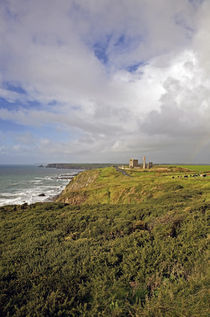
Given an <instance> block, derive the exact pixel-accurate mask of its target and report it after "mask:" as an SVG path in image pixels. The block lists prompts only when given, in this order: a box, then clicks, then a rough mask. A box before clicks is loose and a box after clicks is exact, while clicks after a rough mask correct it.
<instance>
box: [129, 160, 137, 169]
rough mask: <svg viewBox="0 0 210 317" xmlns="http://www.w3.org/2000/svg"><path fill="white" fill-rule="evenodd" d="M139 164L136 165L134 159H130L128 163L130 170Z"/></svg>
mask: <svg viewBox="0 0 210 317" xmlns="http://www.w3.org/2000/svg"><path fill="white" fill-rule="evenodd" d="M138 165H139V164H138V160H135V159H133V158H132V159H130V161H129V167H130V168H133V167H137V166H138Z"/></svg>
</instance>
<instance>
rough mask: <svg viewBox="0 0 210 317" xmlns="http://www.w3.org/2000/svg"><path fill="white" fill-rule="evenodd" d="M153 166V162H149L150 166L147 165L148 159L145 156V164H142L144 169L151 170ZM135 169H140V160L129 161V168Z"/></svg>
mask: <svg viewBox="0 0 210 317" xmlns="http://www.w3.org/2000/svg"><path fill="white" fill-rule="evenodd" d="M152 166H153V163H152V162H149V163H148V164H147V163H146V157H145V156H144V157H143V164H142V167H143V169H146V168H148V169H150V168H152ZM134 167H140V165H139V164H138V160H137V159H133V158H132V159H130V161H129V168H134Z"/></svg>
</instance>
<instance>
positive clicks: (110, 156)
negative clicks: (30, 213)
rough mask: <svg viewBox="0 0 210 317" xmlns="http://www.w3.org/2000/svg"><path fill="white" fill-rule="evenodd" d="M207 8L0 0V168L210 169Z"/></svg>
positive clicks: (186, 3) (199, 2) (170, 2)
mask: <svg viewBox="0 0 210 317" xmlns="http://www.w3.org/2000/svg"><path fill="white" fill-rule="evenodd" d="M209 30H210V0H176V1H174V0H114V1H113V0H36V1H34V0H0V163H39V162H40V163H41V162H126V161H128V159H129V158H130V157H135V158H138V159H141V157H142V156H143V155H146V156H147V158H148V159H150V160H152V161H155V162H169V163H175V162H185V163H187V162H189V163H190V162H192V163H196V162H198V163H210V36H209Z"/></svg>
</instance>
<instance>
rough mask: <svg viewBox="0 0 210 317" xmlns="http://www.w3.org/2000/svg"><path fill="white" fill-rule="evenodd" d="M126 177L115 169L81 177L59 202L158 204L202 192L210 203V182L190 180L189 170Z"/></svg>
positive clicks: (141, 172)
mask: <svg viewBox="0 0 210 317" xmlns="http://www.w3.org/2000/svg"><path fill="white" fill-rule="evenodd" d="M187 170H188V169H187ZM127 173H128V174H129V175H130V177H128V176H124V175H123V174H122V173H121V172H120V171H116V169H115V168H104V169H98V170H93V171H88V172H87V171H86V172H84V173H81V174H79V175H78V176H77V177H76V178H75V179H74V180H73V181H72V182H71V183H69V185H68V186H67V187H66V189H65V190H64V192H63V193H62V194H61V195H60V197H59V198H58V201H59V202H68V203H71V204H92V203H99V204H107V203H111V204H119V203H120V204H128V203H142V202H145V201H149V202H150V203H159V202H161V200H162V199H166V198H167V196H168V199H170V198H171V196H173V197H174V199H175V197H176V199H177V200H179V199H182V196H187V195H189V192H192V194H193V195H196V196H197V197H199V193H200V192H202V189H203V188H204V189H205V199H207V200H208V201H209V199H210V193H209V178H208V177H207V178H201V177H196V178H194V177H190V175H191V174H192V172H190V171H189V170H188V172H186V168H182V167H178V168H173V169H167V168H164V169H163V170H161V169H159V168H157V169H151V170H149V171H146V172H145V171H144V170H140V169H134V170H128V171H127ZM184 176H189V177H187V178H185V177H184Z"/></svg>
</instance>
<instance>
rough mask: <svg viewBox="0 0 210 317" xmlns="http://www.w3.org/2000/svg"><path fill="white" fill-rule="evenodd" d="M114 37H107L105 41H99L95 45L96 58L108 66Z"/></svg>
mask: <svg viewBox="0 0 210 317" xmlns="http://www.w3.org/2000/svg"><path fill="white" fill-rule="evenodd" d="M111 38H112V35H107V36H106V39H105V40H104V41H98V42H96V43H95V44H94V45H93V50H94V53H95V56H96V57H97V58H98V59H99V60H100V61H101V62H102V63H103V64H107V63H108V60H109V56H108V53H107V50H108V47H109V44H110V40H111Z"/></svg>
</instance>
